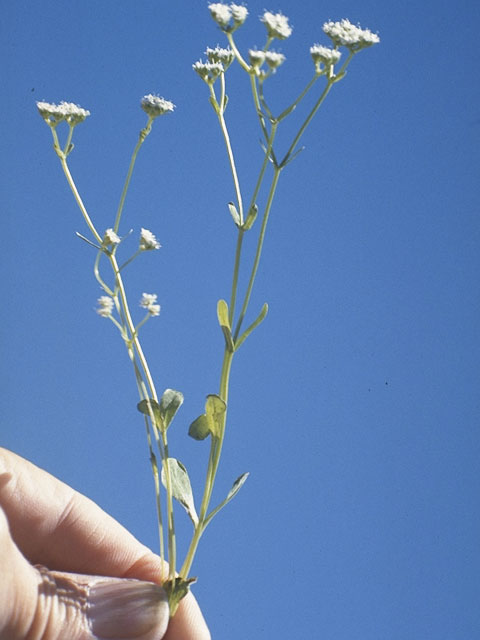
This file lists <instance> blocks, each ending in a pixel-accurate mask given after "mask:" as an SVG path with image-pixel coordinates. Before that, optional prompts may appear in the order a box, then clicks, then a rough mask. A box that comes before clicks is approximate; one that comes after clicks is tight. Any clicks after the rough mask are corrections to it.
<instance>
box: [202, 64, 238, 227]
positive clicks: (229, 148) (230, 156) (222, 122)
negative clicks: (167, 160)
mask: <svg viewBox="0 0 480 640" xmlns="http://www.w3.org/2000/svg"><path fill="white" fill-rule="evenodd" d="M220 80H221V83H222V93H221V98H222V99H221V102H220V105H219V109H218V110H216V112H217V117H218V122H219V123H220V128H221V130H222V134H223V138H224V140H225V146H226V147H227V155H228V161H229V162H230V169H231V171H232V177H233V184H234V186H235V194H236V198H237V206H238V213H239V215H240V223H241V224H243V202H242V193H241V191H240V183H239V181H238V174H237V168H236V166H235V158H234V157H233V150H232V145H231V142H230V136H229V135H228V129H227V125H226V123H225V118H224V116H223V114H224V112H225V99H224V98H225V74H224V73H222V74H221V77H220ZM210 92H211V95H212V98H213V99H214V100H215V101H216V97H215V92H214V90H213V87H212V86H211V85H210Z"/></svg>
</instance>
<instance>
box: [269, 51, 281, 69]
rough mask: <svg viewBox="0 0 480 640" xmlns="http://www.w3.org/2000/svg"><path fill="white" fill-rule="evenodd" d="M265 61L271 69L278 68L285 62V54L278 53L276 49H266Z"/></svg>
mask: <svg viewBox="0 0 480 640" xmlns="http://www.w3.org/2000/svg"><path fill="white" fill-rule="evenodd" d="M265 61H266V63H267V64H268V66H269V67H270V69H277V68H278V67H279V66H280V65H281V64H283V63H284V62H285V56H284V55H283V53H277V52H276V51H265Z"/></svg>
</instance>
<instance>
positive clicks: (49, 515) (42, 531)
mask: <svg viewBox="0 0 480 640" xmlns="http://www.w3.org/2000/svg"><path fill="white" fill-rule="evenodd" d="M0 505H1V506H2V507H3V509H4V511H5V513H6V515H7V518H8V520H9V523H10V529H11V532H12V536H13V538H14V539H15V542H16V544H17V545H18V547H19V548H20V549H21V551H22V553H23V554H24V555H25V557H26V558H28V560H30V562H31V563H32V564H43V565H46V566H48V567H49V568H51V569H58V570H62V571H70V572H74V573H86V574H97V575H98V574H100V575H110V576H115V577H133V575H132V572H133V573H137V574H138V573H140V574H141V575H140V576H138V575H137V576H135V577H141V578H142V579H145V580H158V579H159V574H160V572H161V562H160V560H159V558H158V557H157V556H156V555H155V554H153V553H152V552H151V551H150V550H149V549H148V548H147V547H145V546H144V545H142V544H140V542H138V540H136V539H135V538H134V537H133V536H132V535H131V534H130V533H129V532H128V531H127V530H126V529H125V528H124V527H122V525H120V524H119V523H118V522H117V521H116V520H114V519H113V518H112V517H111V516H109V515H108V514H106V513H105V512H104V511H103V510H102V509H100V507H99V506H97V505H96V504H95V503H94V502H92V501H91V500H89V499H88V498H86V497H85V496H83V495H81V494H79V493H77V492H76V491H74V490H73V489H71V488H70V487H69V486H68V485H66V484H64V483H63V482H61V481H60V480H57V479H56V478H54V477H53V476H51V475H50V474H49V473H47V472H46V471H43V470H42V469H39V468H38V467H36V466H35V465H33V464H31V463H30V462H28V461H27V460H24V459H23V458H20V457H19V456H17V455H15V454H14V453H12V452H11V451H7V450H5V449H0ZM32 532H34V535H32ZM160 575H161V574H160Z"/></svg>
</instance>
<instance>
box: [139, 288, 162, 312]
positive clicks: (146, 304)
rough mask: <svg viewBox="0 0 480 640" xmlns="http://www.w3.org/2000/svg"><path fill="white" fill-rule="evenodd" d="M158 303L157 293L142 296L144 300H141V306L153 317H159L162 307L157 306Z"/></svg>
mask: <svg viewBox="0 0 480 640" xmlns="http://www.w3.org/2000/svg"><path fill="white" fill-rule="evenodd" d="M156 302H157V294H156V293H144V294H142V299H141V300H140V306H141V307H143V308H144V309H146V310H147V311H148V313H149V314H150V315H151V316H159V315H160V305H159V304H156Z"/></svg>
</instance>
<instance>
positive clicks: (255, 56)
mask: <svg viewBox="0 0 480 640" xmlns="http://www.w3.org/2000/svg"><path fill="white" fill-rule="evenodd" d="M248 57H249V58H250V64H251V65H252V67H253V68H254V69H260V67H261V66H262V64H263V63H264V62H265V51H258V50H257V49H249V51H248Z"/></svg>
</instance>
